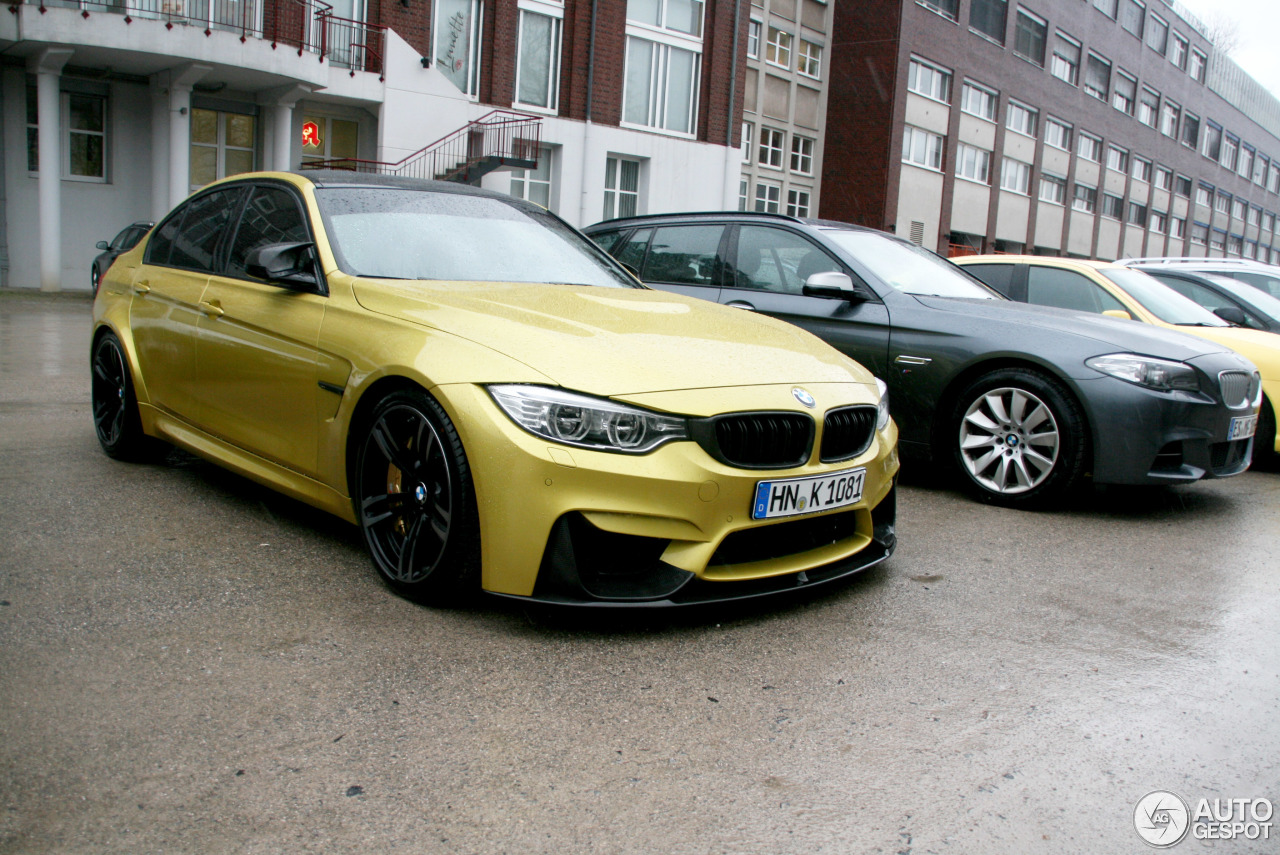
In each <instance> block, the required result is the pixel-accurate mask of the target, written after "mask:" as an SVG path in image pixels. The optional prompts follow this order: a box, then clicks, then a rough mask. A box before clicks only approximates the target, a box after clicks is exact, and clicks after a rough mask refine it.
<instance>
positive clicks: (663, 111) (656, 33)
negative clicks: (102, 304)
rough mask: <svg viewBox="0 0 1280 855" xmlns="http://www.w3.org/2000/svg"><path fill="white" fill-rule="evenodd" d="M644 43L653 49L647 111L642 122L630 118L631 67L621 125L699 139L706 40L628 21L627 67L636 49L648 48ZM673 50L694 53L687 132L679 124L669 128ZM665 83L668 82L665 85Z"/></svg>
mask: <svg viewBox="0 0 1280 855" xmlns="http://www.w3.org/2000/svg"><path fill="white" fill-rule="evenodd" d="M640 45H644V46H647V48H648V49H649V50H651V54H650V56H651V65H650V71H649V87H648V110H647V114H646V116H645V120H644V121H642V122H641V121H634V120H628V119H627V118H626V116H627V113H628V112H629V111H630V109H631V104H630V100H631V94H630V89H631V87H630V86H629V85H628V77H627V70H624V72H623V86H622V116H623V118H622V121H621V122H619V124H620V125H621V126H622V127H624V128H635V129H643V130H647V131H656V132H658V133H663V134H667V135H669V136H675V137H683V138H684V139H695V138H696V136H697V130H698V94H699V90H700V88H701V85H700V84H701V80H702V39H700V38H693V37H690V36H686V35H683V34H681V33H677V32H674V31H671V30H662V29H658V28H655V27H651V26H648V25H646V24H637V23H635V22H634V21H628V22H627V36H626V60H625V62H626V64H627V66H630V63H631V62H632V57H633V55H634V54H633V50H641V49H645V48H640V47H639V46H640ZM673 50H681V51H686V52H688V53H691V54H693V73H692V75H691V78H690V81H689V93H688V94H689V111H688V114H687V116H685V117H684V118H685V119H687V121H688V125H689V130H687V131H685V130H681V129H680V128H678V127H668V125H669V123H670V121H671V116H670V115H669V107H670V105H669V104H668V102H667V97H666V94H667V93H666V91H665V90H666V89H668V88H669V82H670V81H669V77H668V75H669V73H670V65H671V52H672V51H673ZM664 84H668V85H667V86H664Z"/></svg>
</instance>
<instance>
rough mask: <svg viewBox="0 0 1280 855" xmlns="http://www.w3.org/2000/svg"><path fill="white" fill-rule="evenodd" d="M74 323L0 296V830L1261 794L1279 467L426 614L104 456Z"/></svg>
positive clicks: (478, 832)
mask: <svg viewBox="0 0 1280 855" xmlns="http://www.w3.org/2000/svg"><path fill="white" fill-rule="evenodd" d="M88 334H89V304H88V302H87V299H84V298H74V297H61V298H53V297H38V296H16V295H14V294H13V293H12V292H10V293H0V853H6V854H7V853H176V852H190V853H223V852H228V853H231V852H235V853H268V852H290V853H292V852H323V853H336V852H363V853H381V852H394V853H423V852H432V853H434V852H441V853H445V852H448V853H452V852H459V853H491V852H492V853H498V852H511V853H516V852H533V853H544V852H545V853H571V852H601V853H615V852H618V853H621V852H627V853H632V852H634V853H648V852H655V853H656V852H661V853H722V852H723V853H766V852H767V853H812V852H829V853H861V852H877V853H1130V852H1133V853H1139V852H1147V851H1151V850H1150V848H1149V847H1148V846H1147V845H1146V844H1145V843H1144V842H1143V841H1142V840H1141V839H1140V838H1139V837H1138V834H1137V832H1136V830H1135V828H1134V818H1133V815H1134V807H1135V804H1136V803H1137V801H1138V800H1139V799H1140V798H1141V797H1143V796H1144V795H1146V794H1147V793H1149V792H1151V791H1153V790H1170V791H1172V792H1174V793H1176V794H1179V795H1181V796H1182V797H1183V798H1184V799H1186V800H1187V801H1188V802H1190V803H1191V804H1192V805H1193V806H1194V805H1195V803H1196V800H1198V799H1200V798H1202V797H1205V798H1210V799H1212V798H1222V799H1226V798H1250V799H1252V798H1254V797H1267V798H1270V799H1271V800H1273V801H1280V555H1278V554H1277V553H1278V552H1280V550H1278V549H1277V542H1278V541H1277V535H1278V534H1280V474H1267V473H1252V472H1250V473H1246V474H1245V475H1243V476H1241V477H1238V478H1234V479H1229V480H1226V481H1221V482H1208V483H1204V484H1199V485H1194V486H1190V487H1184V488H1178V489H1173V490H1157V491H1108V492H1096V493H1094V494H1093V495H1090V496H1088V497H1084V498H1081V499H1080V500H1079V501H1078V502H1075V503H1074V504H1073V505H1072V506H1071V507H1069V508H1067V509H1065V510H1063V511H1059V512H1056V513H1052V514H1048V513H1042V514H1032V513H1020V512H1015V511H1006V510H1001V509H997V508H991V507H985V506H981V505H979V504H976V503H974V502H972V501H970V500H968V499H966V498H964V497H963V496H961V495H960V494H959V493H957V492H955V491H953V490H950V489H947V488H945V487H943V486H937V485H933V484H930V483H929V482H927V481H919V480H918V479H917V480H916V481H908V483H907V484H906V485H905V486H904V487H903V488H902V489H901V490H900V491H899V492H900V496H899V502H900V505H899V520H900V528H899V534H900V546H899V549H898V552H897V554H896V555H895V556H894V557H893V558H892V559H890V560H889V561H888V562H887V563H885V564H884V565H881V566H880V567H878V568H876V569H874V570H872V571H870V572H868V573H866V574H864V575H863V576H862V577H860V578H858V579H856V580H855V581H853V582H852V583H851V584H848V585H845V586H843V587H840V588H837V589H835V590H833V591H831V592H829V593H826V594H824V595H819V596H813V595H810V596H809V597H806V598H802V599H792V600H787V601H772V602H768V603H765V604H759V605H754V606H751V607H749V608H744V607H737V608H732V609H730V608H722V609H717V610H703V611H699V612H693V613H684V614H673V613H665V614H653V613H645V614H641V615H635V616H619V615H613V614H611V615H609V616H608V617H607V618H600V617H596V616H590V615H588V616H582V615H578V614H563V613H552V612H545V611H529V610H525V609H522V608H519V607H516V606H512V605H509V604H505V603H502V602H496V601H489V602H484V603H481V604H480V605H479V606H477V607H476V608H473V609H468V610H463V611H437V610H432V609H427V608H423V607H420V606H416V605H413V604H411V603H408V602H405V601H403V600H400V599H398V598H396V597H395V596H393V595H392V594H391V593H389V592H388V590H387V589H386V588H385V587H383V585H382V584H381V583H380V582H379V581H378V579H377V578H376V576H375V574H374V571H373V569H372V567H371V566H370V565H369V562H368V559H367V558H366V556H365V553H364V551H363V548H362V545H361V542H360V539H359V535H358V533H357V531H356V530H355V529H354V528H351V527H349V526H348V525H347V524H345V523H340V522H338V521H336V520H335V519H333V518H330V517H327V516H325V515H324V514H321V513H319V512H316V511H313V510H311V509H309V508H307V507H305V506H303V505H300V504H297V503H295V502H292V501H290V500H288V499H285V498H282V497H280V496H277V495H275V494H273V493H270V492H268V491H266V490H264V489H261V488H259V487H257V486H255V485H253V484H251V483H250V482H247V481H244V480H242V479H240V478H238V477H235V476H232V475H229V474H226V473H224V472H222V471H221V470H218V469H216V468H214V467H212V466H210V465H208V464H205V463H202V462H199V461H196V460H194V459H191V458H185V457H182V456H180V455H173V456H171V458H170V460H169V461H167V462H166V463H165V464H163V465H150V466H135V465H128V464H122V463H117V462H115V461H112V460H109V459H108V458H107V457H106V456H104V455H103V454H102V452H101V451H100V449H99V448H98V444H97V441H96V439H95V437H94V432H93V427H92V423H91V416H90V407H89V383H88ZM1276 825H1277V826H1280V816H1278V817H1277V818H1276ZM1174 851H1196V852H1223V853H1241V852H1280V828H1278V829H1277V833H1276V834H1273V836H1272V839H1271V840H1268V841H1262V840H1258V841H1248V840H1234V841H1214V842H1205V841H1199V840H1193V839H1190V838H1188V839H1187V840H1186V841H1184V842H1183V843H1181V844H1180V845H1179V846H1178V847H1176V849H1175V850H1174Z"/></svg>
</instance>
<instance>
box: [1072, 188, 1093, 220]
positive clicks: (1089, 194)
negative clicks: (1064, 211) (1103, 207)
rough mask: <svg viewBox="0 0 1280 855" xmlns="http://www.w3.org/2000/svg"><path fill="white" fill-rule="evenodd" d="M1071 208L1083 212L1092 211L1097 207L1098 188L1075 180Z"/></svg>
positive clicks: (1090, 212) (1089, 212)
mask: <svg viewBox="0 0 1280 855" xmlns="http://www.w3.org/2000/svg"><path fill="white" fill-rule="evenodd" d="M1071 208H1072V210H1075V211H1080V212H1081V213H1085V214H1092V213H1094V212H1095V211H1096V210H1097V209H1098V188H1097V187H1090V186H1089V185H1088V184H1081V183H1079V182H1076V186H1075V191H1074V194H1073V197H1072V199H1071Z"/></svg>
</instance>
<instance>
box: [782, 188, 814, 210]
mask: <svg viewBox="0 0 1280 855" xmlns="http://www.w3.org/2000/svg"><path fill="white" fill-rule="evenodd" d="M802 196H803V197H804V201H803V202H801V201H800V197H802ZM812 198H813V196H812V194H811V193H810V191H809V189H808V188H800V187H792V188H790V189H789V190H787V216H788V217H807V216H809V201H810V200H811V199H812Z"/></svg>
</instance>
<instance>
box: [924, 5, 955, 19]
mask: <svg viewBox="0 0 1280 855" xmlns="http://www.w3.org/2000/svg"><path fill="white" fill-rule="evenodd" d="M919 2H921V3H923V4H924V5H926V6H928V7H929V8H930V9H932V10H933V11H935V12H937V13H939V14H941V15H945V16H946V17H948V18H950V19H951V20H953V21H958V20H959V19H960V18H959V15H960V0H919Z"/></svg>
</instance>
